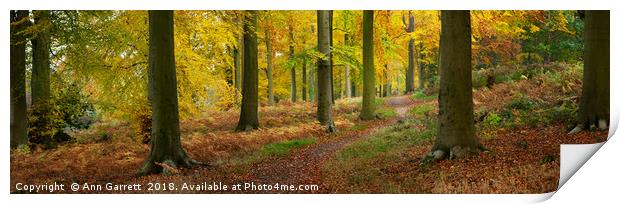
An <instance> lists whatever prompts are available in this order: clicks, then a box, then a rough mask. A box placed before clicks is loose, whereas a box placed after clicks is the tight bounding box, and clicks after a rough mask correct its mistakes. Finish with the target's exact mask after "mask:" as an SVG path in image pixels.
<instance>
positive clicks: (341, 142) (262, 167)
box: [251, 95, 414, 193]
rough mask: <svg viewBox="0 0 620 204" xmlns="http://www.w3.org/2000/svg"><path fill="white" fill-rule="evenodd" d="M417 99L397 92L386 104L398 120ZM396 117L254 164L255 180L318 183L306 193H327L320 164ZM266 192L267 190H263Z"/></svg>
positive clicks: (281, 182)
mask: <svg viewBox="0 0 620 204" xmlns="http://www.w3.org/2000/svg"><path fill="white" fill-rule="evenodd" d="M413 104H414V102H413V101H412V100H411V99H410V96H408V95H405V96H396V97H391V98H387V99H386V105H388V106H390V107H393V108H394V109H395V110H396V113H397V115H398V120H402V119H404V118H405V116H406V113H407V110H408V109H409V108H410V107H411V105H413ZM396 121H397V120H394V119H392V120H389V121H388V122H387V123H386V124H383V125H376V126H374V127H370V128H368V129H367V130H366V131H364V133H362V134H359V133H356V132H352V131H343V130H340V131H343V132H342V133H341V134H342V135H340V136H338V137H335V138H334V139H330V140H327V141H323V142H320V143H319V144H316V145H313V146H310V147H308V148H306V149H303V150H300V151H296V152H294V153H293V154H292V155H291V156H288V157H285V158H282V159H278V160H270V161H266V162H262V163H258V164H255V165H254V166H253V167H252V170H251V174H252V176H251V177H252V178H253V179H252V180H253V181H254V182H255V183H259V184H272V185H273V184H275V183H278V184H287V185H295V186H297V185H301V184H316V185H319V190H318V191H306V192H307V193H310V192H312V193H328V192H329V189H326V188H325V187H324V186H323V185H322V181H321V166H322V165H323V163H324V162H325V161H326V160H327V159H329V158H330V157H331V156H332V155H333V154H334V153H335V152H336V151H338V150H340V149H342V148H344V147H345V146H347V145H348V144H350V143H352V142H354V141H356V140H358V139H359V138H361V137H363V136H364V135H369V134H371V133H373V132H375V131H377V130H379V129H381V128H384V127H386V126H389V125H391V124H393V123H395V122H396ZM274 192H276V193H283V192H281V191H274ZM263 193H264V191H263ZM290 193H303V192H299V191H298V192H290Z"/></svg>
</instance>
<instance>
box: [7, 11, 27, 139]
mask: <svg viewBox="0 0 620 204" xmlns="http://www.w3.org/2000/svg"><path fill="white" fill-rule="evenodd" d="M26 19H28V11H27V10H20V11H13V10H11V48H10V49H11V50H10V52H11V59H10V60H11V148H15V147H18V146H19V145H23V144H26V143H28V115H27V111H26V40H27V39H26V37H25V36H24V34H23V33H22V31H24V30H25V29H26V28H27V26H28V22H30V21H28V20H26Z"/></svg>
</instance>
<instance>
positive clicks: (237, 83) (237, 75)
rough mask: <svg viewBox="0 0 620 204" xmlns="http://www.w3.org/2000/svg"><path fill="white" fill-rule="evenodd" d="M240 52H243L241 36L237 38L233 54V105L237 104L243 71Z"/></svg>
mask: <svg viewBox="0 0 620 204" xmlns="http://www.w3.org/2000/svg"><path fill="white" fill-rule="evenodd" d="M242 51H243V35H240V36H239V37H237V46H236V47H235V50H234V52H235V53H234V54H235V59H234V60H235V73H234V74H235V104H238V103H239V102H238V101H239V99H238V97H237V96H238V94H237V93H240V92H241V84H242V82H241V70H242V69H243V68H242V66H243V64H242V60H241V59H242V57H243V56H242Z"/></svg>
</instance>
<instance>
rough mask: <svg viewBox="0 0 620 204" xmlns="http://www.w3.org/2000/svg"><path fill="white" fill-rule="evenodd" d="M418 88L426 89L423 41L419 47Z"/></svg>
mask: <svg viewBox="0 0 620 204" xmlns="http://www.w3.org/2000/svg"><path fill="white" fill-rule="evenodd" d="M417 59H418V60H417V61H418V83H419V84H418V89H419V90H422V89H424V80H425V79H424V66H423V65H422V62H421V60H422V43H420V49H418V58H417Z"/></svg>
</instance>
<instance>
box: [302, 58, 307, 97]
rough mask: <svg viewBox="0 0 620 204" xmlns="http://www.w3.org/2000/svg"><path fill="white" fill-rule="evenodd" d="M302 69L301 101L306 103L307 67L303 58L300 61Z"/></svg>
mask: <svg viewBox="0 0 620 204" xmlns="http://www.w3.org/2000/svg"><path fill="white" fill-rule="evenodd" d="M302 63H303V64H302V67H301V100H303V101H306V100H308V98H307V93H306V90H307V86H308V79H307V76H306V72H307V71H306V66H307V65H308V61H306V59H305V58H304V59H303V61H302Z"/></svg>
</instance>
